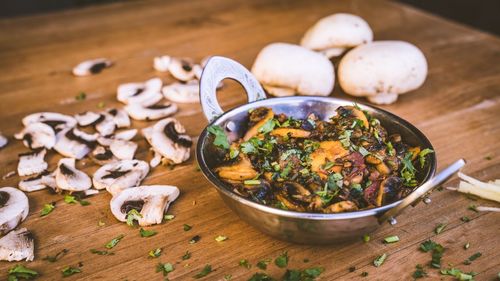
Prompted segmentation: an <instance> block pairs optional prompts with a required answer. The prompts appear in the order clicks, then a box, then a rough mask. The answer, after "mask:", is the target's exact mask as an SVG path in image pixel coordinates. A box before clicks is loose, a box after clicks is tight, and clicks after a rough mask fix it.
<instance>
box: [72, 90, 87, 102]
mask: <svg viewBox="0 0 500 281" xmlns="http://www.w3.org/2000/svg"><path fill="white" fill-rule="evenodd" d="M86 98H87V94H85V92H80V93H78V95H76V96H75V99H76V100H77V101H82V100H85V99H86Z"/></svg>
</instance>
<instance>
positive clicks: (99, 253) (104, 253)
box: [90, 249, 115, 256]
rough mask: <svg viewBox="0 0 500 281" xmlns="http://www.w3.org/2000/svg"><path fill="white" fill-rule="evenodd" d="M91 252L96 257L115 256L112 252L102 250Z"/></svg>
mask: <svg viewBox="0 0 500 281" xmlns="http://www.w3.org/2000/svg"><path fill="white" fill-rule="evenodd" d="M90 252H91V253H92V254H96V255H99V256H112V255H114V254H115V253H113V252H110V251H106V250H104V251H101V250H97V249H90Z"/></svg>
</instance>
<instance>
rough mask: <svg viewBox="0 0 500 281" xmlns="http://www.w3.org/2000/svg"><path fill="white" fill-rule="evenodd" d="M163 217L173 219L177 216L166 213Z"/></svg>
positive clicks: (168, 219)
mask: <svg viewBox="0 0 500 281" xmlns="http://www.w3.org/2000/svg"><path fill="white" fill-rule="evenodd" d="M163 218H164V219H165V220H167V221H171V220H173V219H174V218H175V216H174V215H165V217H163Z"/></svg>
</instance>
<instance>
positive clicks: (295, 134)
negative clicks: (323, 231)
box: [208, 105, 433, 213]
mask: <svg viewBox="0 0 500 281" xmlns="http://www.w3.org/2000/svg"><path fill="white" fill-rule="evenodd" d="M336 111H337V113H336V114H335V115H334V116H332V117H331V118H330V119H329V120H327V121H322V120H319V118H317V116H315V115H314V114H309V115H308V117H307V119H301V120H299V119H294V118H292V117H289V116H286V115H284V114H275V113H274V112H273V111H272V110H271V109H270V108H264V107H260V108H257V109H254V110H252V111H251V112H249V118H248V120H249V121H248V122H249V123H248V129H247V130H246V132H245V134H244V135H243V137H242V138H241V139H239V140H237V141H235V142H233V143H231V144H229V142H228V140H227V137H226V135H225V132H224V130H223V129H222V128H221V127H220V126H217V125H215V126H210V127H209V128H208V132H209V133H210V140H211V141H212V142H213V144H214V146H213V147H214V149H215V151H214V154H213V155H215V157H216V158H217V163H218V165H217V167H216V168H215V169H214V171H215V173H216V174H217V175H218V176H219V178H220V179H221V180H223V181H224V182H226V183H228V185H227V186H228V188H230V189H231V190H232V191H233V192H235V193H237V194H239V195H240V196H243V197H245V198H248V199H250V200H253V201H255V202H258V203H261V204H265V205H268V206H274V207H276V208H281V209H285V210H292V211H297V212H316V213H338V212H349V211H356V210H360V209H367V208H373V207H379V206H382V205H386V204H389V203H392V202H394V201H397V200H399V199H401V198H403V197H405V196H406V195H408V194H409V193H410V192H411V191H412V190H413V188H414V187H415V186H417V185H418V184H419V182H418V179H419V178H420V174H419V173H422V172H423V168H424V167H425V165H426V163H425V162H426V161H425V160H426V155H428V154H429V153H432V152H433V151H432V150H431V149H428V148H425V149H422V148H421V147H411V146H409V145H408V144H406V143H404V142H403V140H402V138H401V136H400V135H399V134H396V133H395V134H391V135H389V134H388V132H387V131H386V129H385V128H384V127H382V125H381V124H380V121H379V120H378V119H376V118H374V117H372V116H370V115H369V114H368V113H367V112H365V111H362V110H361V109H360V108H359V107H358V106H356V105H354V106H342V107H339V108H338V109H337V110H336Z"/></svg>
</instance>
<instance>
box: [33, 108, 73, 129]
mask: <svg viewBox="0 0 500 281" xmlns="http://www.w3.org/2000/svg"><path fill="white" fill-rule="evenodd" d="M37 122H42V123H45V124H47V125H49V126H50V127H52V128H53V129H54V131H56V133H57V132H59V131H61V130H63V129H65V128H72V127H75V126H76V119H75V118H73V117H71V116H69V115H64V114H61V113H57V112H38V113H33V114H30V115H28V116H26V117H24V118H23V125H24V126H28V125H29V124H32V123H37Z"/></svg>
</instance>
